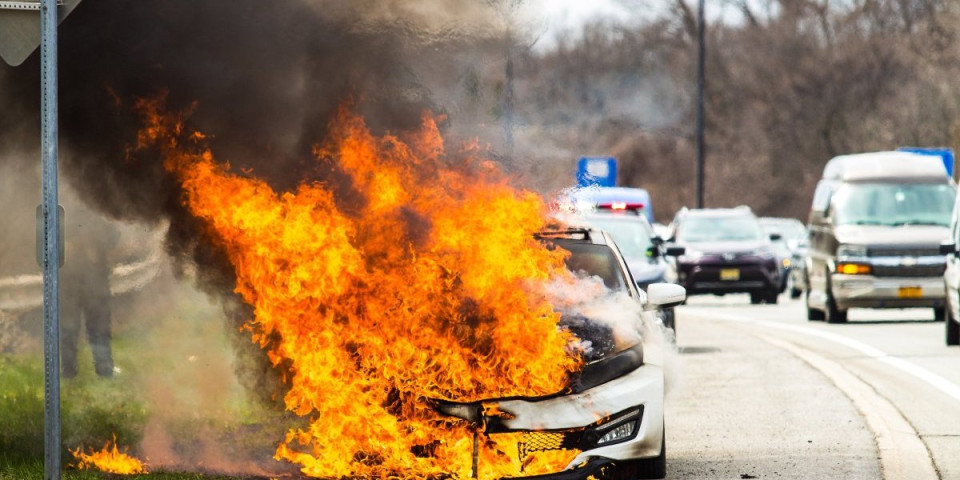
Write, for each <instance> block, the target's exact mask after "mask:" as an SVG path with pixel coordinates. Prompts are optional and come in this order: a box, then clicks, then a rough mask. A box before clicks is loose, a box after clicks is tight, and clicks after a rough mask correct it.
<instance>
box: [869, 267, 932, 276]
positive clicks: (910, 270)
mask: <svg viewBox="0 0 960 480" xmlns="http://www.w3.org/2000/svg"><path fill="white" fill-rule="evenodd" d="M945 269H946V266H945V265H943V264H939V265H910V266H905V265H896V266H892V265H874V266H873V274H874V275H875V276H877V277H939V276H942V275H943V271H944V270H945Z"/></svg>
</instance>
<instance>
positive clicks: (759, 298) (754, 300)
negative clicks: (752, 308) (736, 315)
mask: <svg viewBox="0 0 960 480" xmlns="http://www.w3.org/2000/svg"><path fill="white" fill-rule="evenodd" d="M761 303H763V294H762V293H752V292H751V293H750V304H751V305H759V304H761Z"/></svg>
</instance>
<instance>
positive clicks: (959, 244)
mask: <svg viewBox="0 0 960 480" xmlns="http://www.w3.org/2000/svg"><path fill="white" fill-rule="evenodd" d="M940 253H943V254H945V255H946V256H947V265H946V268H945V269H944V272H943V283H944V289H945V290H946V298H945V301H944V308H943V310H944V311H943V314H942V316H943V318H944V320H945V321H944V323H945V327H946V335H945V336H946V342H947V345H960V196H958V197H957V200H956V202H955V203H954V206H953V215H952V216H951V218H950V237H949V238H948V239H947V240H945V241H944V242H943V243H941V245H940Z"/></svg>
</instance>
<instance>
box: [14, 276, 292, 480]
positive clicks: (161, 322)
mask: <svg viewBox="0 0 960 480" xmlns="http://www.w3.org/2000/svg"><path fill="white" fill-rule="evenodd" d="M174 293H175V296H176V300H177V301H175V302H169V301H162V299H156V298H154V299H147V302H146V303H148V304H150V305H155V307H153V308H152V309H150V308H142V307H130V306H127V307H120V308H118V309H116V310H115V320H114V338H113V342H112V344H113V350H114V359H115V362H116V364H117V365H118V366H119V367H120V368H121V372H120V373H119V374H117V375H115V376H114V378H112V379H101V378H99V377H97V376H96V375H95V374H94V372H93V365H92V363H93V362H92V360H91V354H90V350H89V348H88V347H87V346H86V344H85V342H81V348H80V351H79V358H80V362H79V365H78V366H79V373H78V375H77V377H76V378H74V379H69V380H67V379H64V380H62V382H61V419H62V422H61V423H62V437H61V438H62V445H63V449H62V451H61V452H60V454H61V464H62V466H63V471H64V476H63V478H65V479H83V480H86V479H112V480H116V479H120V478H123V479H127V478H143V479H152V480H156V479H205V480H208V479H228V478H238V477H228V476H217V475H205V474H198V473H184V472H164V471H159V469H156V468H152V467H151V459H150V458H149V457H148V456H144V455H143V452H141V451H138V450H137V449H138V448H139V446H141V441H142V440H143V439H144V438H145V435H147V434H148V425H152V426H153V427H154V428H156V426H157V425H161V426H162V429H163V432H164V433H165V434H166V435H167V437H169V441H168V443H169V444H168V445H166V448H167V450H168V451H169V452H171V454H172V455H174V456H175V457H176V458H177V461H178V462H179V463H177V464H179V465H193V466H196V467H187V468H184V469H185V470H203V471H217V470H218V469H217V468H206V467H204V466H207V465H210V463H209V462H208V460H209V458H208V457H207V456H206V455H207V453H206V452H205V451H204V450H205V448H204V447H206V446H209V445H215V446H216V447H217V448H220V449H221V450H220V451H219V452H217V454H218V455H220V456H221V457H223V458H227V459H243V460H245V461H246V460H251V459H252V460H254V461H255V462H253V463H256V464H258V465H272V466H271V467H270V468H269V469H268V471H273V470H274V466H275V467H277V469H278V470H284V468H286V469H287V470H285V471H290V470H289V466H288V465H286V466H285V465H280V464H276V463H275V462H274V464H271V463H270V462H273V460H272V459H271V456H272V451H273V448H275V446H276V445H277V444H278V443H279V442H280V440H281V439H282V438H283V435H284V433H285V432H286V430H287V429H288V428H291V427H297V426H302V422H303V420H302V419H297V418H294V417H293V416H292V415H291V414H289V413H286V412H282V411H280V410H278V409H277V408H276V407H275V406H267V405H265V404H263V403H261V402H258V401H256V400H254V399H253V396H252V395H250V394H249V392H247V391H246V390H245V389H244V388H243V387H242V386H241V385H240V383H239V382H238V380H237V379H236V378H235V375H234V367H233V362H234V361H235V359H234V350H233V343H232V342H233V341H232V340H231V339H230V338H229V333H227V332H228V331H229V328H231V327H229V326H228V324H227V323H226V321H225V320H224V319H223V314H222V311H221V310H220V308H219V307H217V306H214V305H211V304H210V303H209V302H208V301H207V300H206V299H205V297H203V296H202V295H200V294H194V293H191V292H186V293H185V292H184V291H182V290H180V291H176V292H174ZM38 350H39V348H36V347H35V346H34V347H32V348H25V349H23V350H22V351H20V352H18V353H16V354H13V353H6V354H4V353H0V480H25V479H42V478H43V460H44V438H43V435H44V428H43V425H44V411H43V404H44V385H43V358H42V354H41V353H40V352H39V351H38ZM114 435H115V436H116V441H117V444H118V445H119V446H120V447H121V450H123V449H124V448H127V447H128V448H130V453H131V454H132V455H134V456H136V457H138V458H141V459H143V460H144V461H145V463H146V464H147V466H148V468H149V469H150V470H151V473H149V474H144V475H131V476H119V475H111V474H106V473H100V472H95V471H89V470H82V471H80V470H77V469H76V468H75V467H73V465H74V464H75V463H76V462H75V460H74V458H73V456H72V455H71V454H70V452H69V450H70V449H76V448H82V450H83V451H85V452H88V451H90V450H99V449H100V448H101V447H103V446H104V444H105V443H106V442H107V441H110V440H112V439H113V437H114ZM257 462H259V463H257ZM166 464H169V463H166ZM293 471H296V469H295V468H294V469H293ZM239 478H244V477H239ZM254 478H261V477H254ZM262 478H269V477H262Z"/></svg>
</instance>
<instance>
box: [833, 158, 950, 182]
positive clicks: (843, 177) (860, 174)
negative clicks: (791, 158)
mask: <svg viewBox="0 0 960 480" xmlns="http://www.w3.org/2000/svg"><path fill="white" fill-rule="evenodd" d="M904 177H911V178H916V177H932V178H943V179H946V177H947V169H946V167H944V165H943V160H942V159H941V158H940V157H935V156H930V155H920V154H916V153H910V152H897V151H890V152H872V153H857V154H851V155H840V156H838V157H833V158H832V159H830V161H829V162H827V165H826V166H825V167H824V168H823V179H824V180H839V181H847V182H849V181H865V180H879V179H887V178H904Z"/></svg>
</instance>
